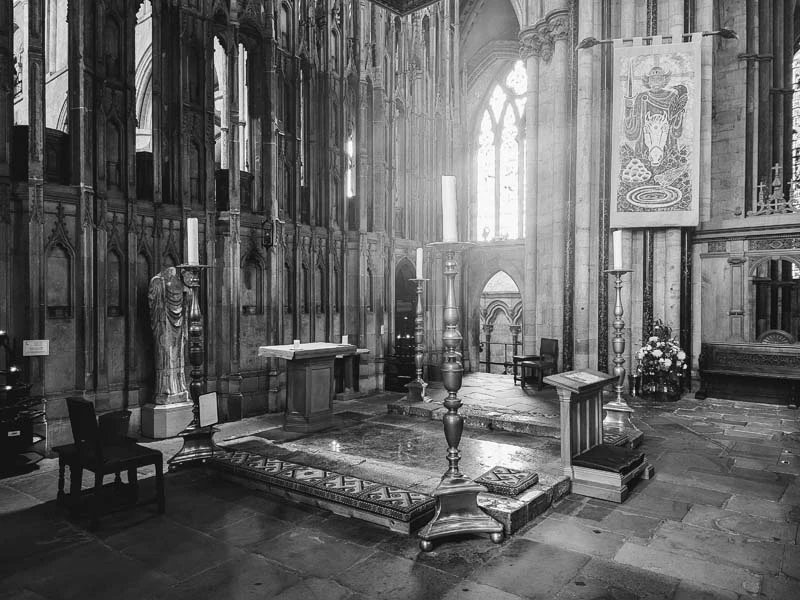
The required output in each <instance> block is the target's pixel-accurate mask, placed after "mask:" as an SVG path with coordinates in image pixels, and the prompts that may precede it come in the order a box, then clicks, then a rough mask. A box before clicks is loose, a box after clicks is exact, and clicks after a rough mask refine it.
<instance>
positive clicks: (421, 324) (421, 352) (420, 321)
mask: <svg viewBox="0 0 800 600" xmlns="http://www.w3.org/2000/svg"><path fill="white" fill-rule="evenodd" d="M411 281H413V282H415V283H416V284H417V310H416V316H415V318H414V342H415V344H416V347H415V349H414V350H415V354H414V365H415V366H416V371H417V378H416V379H415V380H414V381H412V382H411V383H409V384H408V385H407V386H406V387H408V401H409V402H422V401H424V402H430V401H431V398H430V397H429V396H426V395H425V389H426V388H427V387H428V384H427V383H425V381H424V380H423V379H422V367H423V358H424V356H425V314H424V312H423V309H422V288H423V285H424V283H425V282H426V281H428V280H427V279H424V278H423V279H416V278H415V279H412V280H411Z"/></svg>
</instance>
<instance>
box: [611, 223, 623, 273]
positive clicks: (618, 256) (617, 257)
mask: <svg viewBox="0 0 800 600" xmlns="http://www.w3.org/2000/svg"><path fill="white" fill-rule="evenodd" d="M612 236H613V238H614V269H615V270H620V269H622V230H621V229H615V230H614V231H613V233H612Z"/></svg>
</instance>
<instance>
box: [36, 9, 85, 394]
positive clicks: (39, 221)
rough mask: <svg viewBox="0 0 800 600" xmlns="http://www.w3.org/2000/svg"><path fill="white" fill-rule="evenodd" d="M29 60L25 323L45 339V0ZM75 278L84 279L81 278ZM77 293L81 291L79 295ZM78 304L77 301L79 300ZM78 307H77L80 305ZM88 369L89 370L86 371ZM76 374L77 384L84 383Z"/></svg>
mask: <svg viewBox="0 0 800 600" xmlns="http://www.w3.org/2000/svg"><path fill="white" fill-rule="evenodd" d="M25 55H26V57H27V62H26V63H25V64H24V67H25V70H24V75H23V80H22V85H23V95H25V96H26V97H27V98H28V113H27V117H28V157H27V159H28V197H27V199H26V200H24V201H23V219H24V221H23V222H25V221H27V232H26V238H27V248H25V249H23V251H22V254H23V255H24V256H25V257H26V259H27V264H26V265H25V267H26V268H25V269H24V272H26V273H28V277H29V279H28V281H25V282H22V285H23V286H24V287H27V290H28V296H27V298H26V300H27V310H26V311H25V318H24V321H23V322H24V323H27V328H25V330H24V331H25V334H24V335H25V336H26V337H27V336H29V335H30V336H32V338H33V339H43V338H45V337H46V335H45V315H44V309H45V305H46V302H45V297H46V282H45V281H44V272H45V271H44V260H45V257H44V255H43V249H44V239H45V238H44V235H45V232H44V222H45V216H44V126H45V123H44V107H45V98H44V91H45V88H44V0H29V2H28V46H27V48H25ZM75 281H81V279H80V278H79V277H76V278H75ZM76 296H77V294H76ZM76 303H77V300H76ZM76 308H77V307H76ZM44 362H45V361H44V360H42V359H31V360H30V366H29V373H30V377H29V378H28V381H30V382H32V383H33V387H32V388H31V394H32V395H43V394H44V393H45V391H46V389H45V388H46V382H45V375H46V373H45V370H44ZM83 372H85V371H83ZM78 379H79V378H78V377H76V384H78V385H79V384H80V381H78Z"/></svg>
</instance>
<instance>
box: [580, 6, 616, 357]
mask: <svg viewBox="0 0 800 600" xmlns="http://www.w3.org/2000/svg"><path fill="white" fill-rule="evenodd" d="M597 33H598V32H597V26H596V25H595V22H594V3H593V2H581V3H580V6H579V15H578V39H579V40H582V39H584V38H587V37H589V36H592V35H596V34H597ZM600 52H601V48H600V47H599V46H595V47H593V48H588V49H585V50H579V51H578V55H577V58H578V76H577V84H578V98H577V108H576V124H575V135H576V141H575V143H576V152H575V174H576V175H575V283H574V296H573V300H572V301H573V319H574V327H573V331H574V339H575V342H574V353H573V368H576V369H581V368H586V367H588V366H589V365H590V362H591V363H593V362H594V360H593V358H592V357H594V356H596V354H597V328H596V324H593V323H592V320H591V319H590V315H592V314H594V313H595V312H596V302H595V301H594V299H595V298H596V296H595V295H593V293H592V290H595V289H597V286H598V280H599V278H600V277H608V276H607V275H606V274H605V273H600V272H598V243H597V239H598V238H597V236H598V233H599V235H607V234H608V232H606V231H599V232H598V228H597V226H596V224H597V223H598V222H599V218H600V215H599V213H598V202H597V198H598V197H599V189H598V186H597V182H598V180H599V174H600V173H599V164H598V157H599V156H600V153H599V152H597V151H596V149H595V148H594V145H593V141H594V140H596V139H597V136H596V128H595V126H594V125H595V123H596V122H597V118H596V115H597V112H598V111H597V108H598V107H597V105H596V104H595V90H596V89H597V88H598V85H599V82H598V81H597V77H598V75H599V73H600V68H601V66H600ZM593 309H594V310H593Z"/></svg>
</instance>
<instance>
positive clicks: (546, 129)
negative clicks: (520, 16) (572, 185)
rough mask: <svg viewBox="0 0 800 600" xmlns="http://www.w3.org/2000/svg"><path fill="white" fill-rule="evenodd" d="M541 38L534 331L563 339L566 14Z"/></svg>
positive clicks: (545, 27) (558, 14)
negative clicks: (541, 200)
mask: <svg viewBox="0 0 800 600" xmlns="http://www.w3.org/2000/svg"><path fill="white" fill-rule="evenodd" d="M536 27H537V30H538V31H539V33H540V36H541V39H542V47H541V48H542V50H541V64H540V69H541V71H540V80H539V97H538V104H539V132H538V135H537V138H536V141H535V142H534V143H536V144H538V146H539V148H538V152H539V156H541V157H545V156H546V157H547V160H540V161H538V164H537V171H538V173H537V177H538V180H539V183H538V191H539V197H540V198H542V199H545V198H546V201H545V202H539V203H538V207H537V208H538V210H537V213H538V214H537V227H539V235H538V240H537V242H538V251H539V253H540V256H541V257H543V258H545V257H546V260H541V261H539V263H538V264H539V269H538V272H537V275H536V276H537V286H538V287H539V290H540V292H539V299H538V300H537V315H536V322H537V329H538V330H539V331H538V333H539V335H540V337H552V338H557V339H560V340H562V341H561V345H562V346H563V345H565V344H564V340H563V332H564V328H563V324H564V305H563V297H564V269H565V267H566V254H567V248H566V223H567V212H566V211H567V204H568V197H569V176H570V169H569V165H568V163H569V138H570V135H571V131H572V128H571V126H570V123H569V118H570V117H569V113H568V111H569V105H570V97H569V82H568V53H569V52H571V51H572V49H570V48H567V38H568V34H569V12H568V11H567V10H558V11H554V12H551V13H550V14H549V15H548V16H547V17H546V19H545V20H544V21H542V22H540V23H539V24H538V25H537V26H536Z"/></svg>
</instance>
